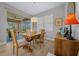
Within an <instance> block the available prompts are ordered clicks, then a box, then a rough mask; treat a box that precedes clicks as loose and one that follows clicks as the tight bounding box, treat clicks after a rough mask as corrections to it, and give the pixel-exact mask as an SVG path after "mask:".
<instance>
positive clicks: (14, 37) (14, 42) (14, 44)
mask: <svg viewBox="0 0 79 59" xmlns="http://www.w3.org/2000/svg"><path fill="white" fill-rule="evenodd" d="M10 32H11V37H12V41H13V46H18V42H17V40H16V30H14V29H11V30H10Z"/></svg>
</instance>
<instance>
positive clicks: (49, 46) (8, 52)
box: [0, 40, 54, 56]
mask: <svg viewBox="0 0 79 59" xmlns="http://www.w3.org/2000/svg"><path fill="white" fill-rule="evenodd" d="M32 49H33V52H32V53H31V54H29V53H28V51H27V49H23V48H20V49H19V56H30V55H31V56H46V55H47V54H48V53H49V52H50V53H52V54H53V53H54V42H53V41H49V40H46V41H45V43H44V46H42V47H41V48H40V45H39V44H38V43H36V44H35V47H32ZM0 56H13V48H12V42H10V43H8V44H5V45H4V46H3V47H2V48H0Z"/></svg>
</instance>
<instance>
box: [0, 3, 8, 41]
mask: <svg viewBox="0 0 79 59" xmlns="http://www.w3.org/2000/svg"><path fill="white" fill-rule="evenodd" d="M6 28H7V14H6V9H5V8H4V5H3V4H1V3H0V41H3V42H6V39H7V34H6Z"/></svg>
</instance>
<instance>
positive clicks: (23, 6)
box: [5, 2, 64, 15]
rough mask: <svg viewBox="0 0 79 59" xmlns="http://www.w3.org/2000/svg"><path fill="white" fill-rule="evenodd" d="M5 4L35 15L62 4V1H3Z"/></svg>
mask: <svg viewBox="0 0 79 59" xmlns="http://www.w3.org/2000/svg"><path fill="white" fill-rule="evenodd" d="M5 3H6V4H8V5H10V6H12V7H13V8H16V9H18V10H21V11H23V12H25V13H28V14H30V15H36V14H39V13H41V12H44V11H46V10H49V9H52V8H55V7H57V6H59V5H62V4H63V3H64V2H5Z"/></svg>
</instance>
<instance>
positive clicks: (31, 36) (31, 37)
mask: <svg viewBox="0 0 79 59" xmlns="http://www.w3.org/2000/svg"><path fill="white" fill-rule="evenodd" d="M20 35H22V36H23V37H24V38H25V41H26V42H28V50H32V48H31V41H33V45H34V44H35V40H36V39H40V35H41V32H36V33H33V32H23V33H20Z"/></svg>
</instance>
